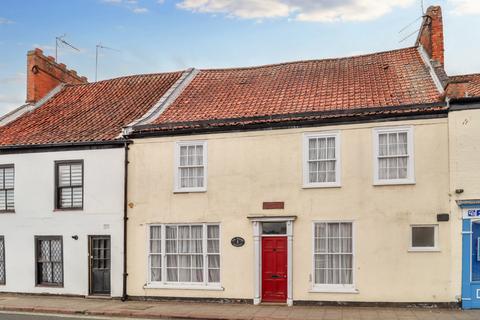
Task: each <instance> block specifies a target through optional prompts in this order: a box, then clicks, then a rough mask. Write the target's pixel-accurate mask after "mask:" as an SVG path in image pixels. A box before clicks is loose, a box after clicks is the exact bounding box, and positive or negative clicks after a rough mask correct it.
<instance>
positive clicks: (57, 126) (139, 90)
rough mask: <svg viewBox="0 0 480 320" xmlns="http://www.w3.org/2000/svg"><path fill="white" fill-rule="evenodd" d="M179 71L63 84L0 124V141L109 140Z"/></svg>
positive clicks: (3, 143)
mask: <svg viewBox="0 0 480 320" xmlns="http://www.w3.org/2000/svg"><path fill="white" fill-rule="evenodd" d="M181 75H182V73H181V72H174V73H164V74H150V75H137V76H129V77H123V78H117V79H112V80H105V81H99V82H96V83H89V84H79V85H67V86H65V87H64V89H63V90H62V91H60V92H59V93H57V94H56V95H55V96H54V97H53V98H51V99H50V100H48V101H47V102H46V103H45V104H44V105H42V106H40V107H39V108H37V109H35V110H33V111H32V112H30V113H27V114H26V115H23V116H22V117H20V118H18V119H16V120H15V121H13V122H11V123H9V124H7V125H5V126H3V127H0V146H6V145H34V144H50V143H71V142H90V141H111V140H115V139H116V138H117V137H118V136H119V135H120V134H121V132H122V127H124V126H126V125H128V124H130V123H131V122H132V121H134V120H136V119H138V118H140V117H141V116H142V115H144V114H145V113H146V112H147V111H148V110H149V109H150V108H151V107H152V106H154V105H155V104H156V103H157V102H158V101H159V100H160V98H161V97H162V96H163V94H164V93H165V92H166V91H167V90H168V89H169V88H170V87H171V86H172V85H173V84H174V83H175V81H177V80H178V79H179V78H180V76H181Z"/></svg>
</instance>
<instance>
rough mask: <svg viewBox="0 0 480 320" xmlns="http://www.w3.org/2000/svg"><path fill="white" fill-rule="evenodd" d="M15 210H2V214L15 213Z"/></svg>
mask: <svg viewBox="0 0 480 320" xmlns="http://www.w3.org/2000/svg"><path fill="white" fill-rule="evenodd" d="M14 213H15V210H7V211H0V215H2V214H14Z"/></svg>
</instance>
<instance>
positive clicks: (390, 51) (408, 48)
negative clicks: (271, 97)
mask: <svg viewBox="0 0 480 320" xmlns="http://www.w3.org/2000/svg"><path fill="white" fill-rule="evenodd" d="M414 49H418V46H410V47H405V48H400V49H392V50H385V51H376V52H371V53H362V54H357V55H351V56H344V57H338V58H323V59H306V60H294V61H286V62H279V63H270V64H262V65H255V66H249V67H227V68H205V69H204V68H197V69H198V70H200V71H237V70H254V69H262V68H270V67H277V66H288V65H291V64H300V63H311V62H328V61H339V60H350V59H356V58H362V57H369V56H377V55H383V54H387V53H395V52H401V51H406V50H414Z"/></svg>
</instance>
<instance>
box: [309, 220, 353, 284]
mask: <svg viewBox="0 0 480 320" xmlns="http://www.w3.org/2000/svg"><path fill="white" fill-rule="evenodd" d="M318 223H351V224H352V259H353V261H352V283H351V284H316V283H315V225H316V224H318ZM355 238H356V226H355V221H354V220H314V221H313V222H312V255H311V257H312V266H311V267H312V274H311V277H310V278H311V290H310V292H320V293H322V292H325V293H329V292H331V293H359V291H358V289H357V288H356V284H355V282H356V267H355V266H356V262H357V259H356V255H355V246H356V243H355Z"/></svg>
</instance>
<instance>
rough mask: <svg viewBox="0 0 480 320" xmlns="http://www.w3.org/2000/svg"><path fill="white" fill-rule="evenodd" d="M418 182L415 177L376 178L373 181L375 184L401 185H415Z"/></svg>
mask: <svg viewBox="0 0 480 320" xmlns="http://www.w3.org/2000/svg"><path fill="white" fill-rule="evenodd" d="M414 184H416V182H415V179H413V180H412V179H407V180H375V181H374V182H373V185H374V186H401V185H414Z"/></svg>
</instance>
